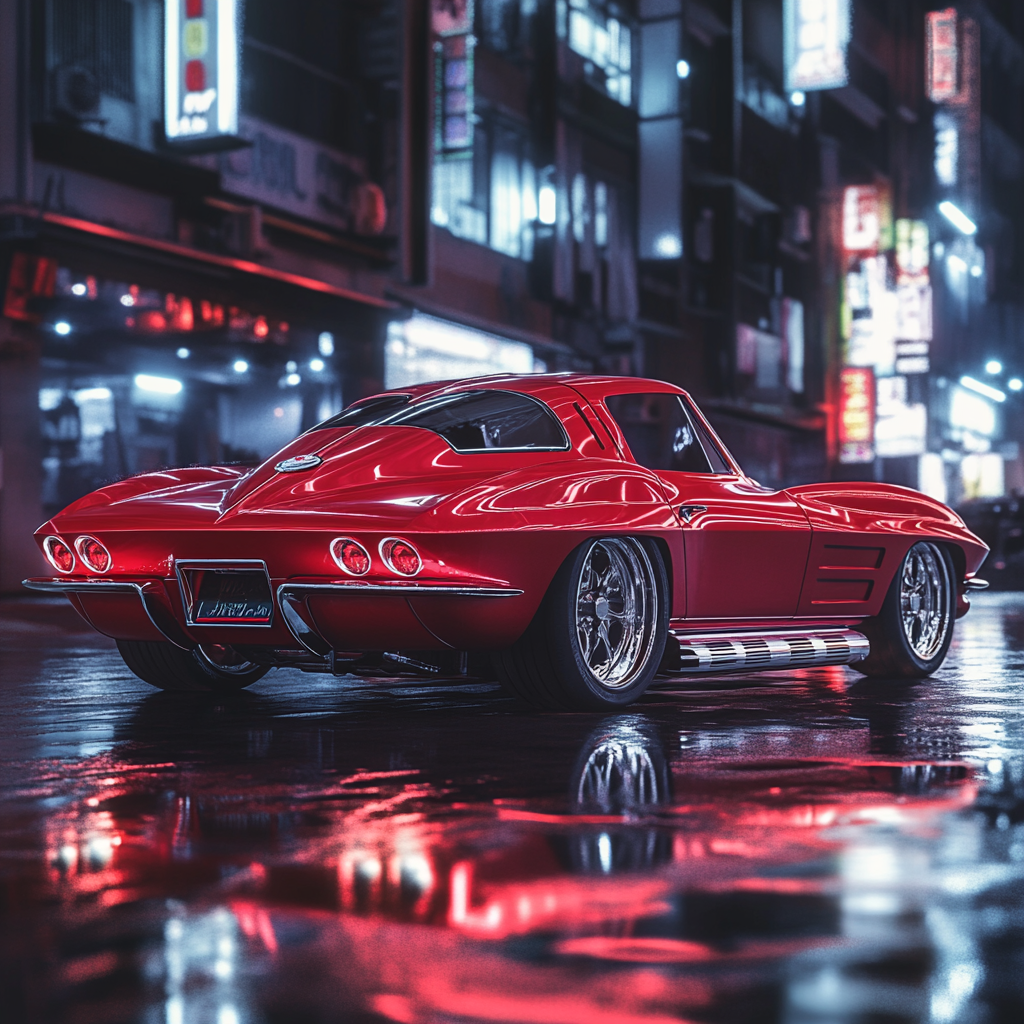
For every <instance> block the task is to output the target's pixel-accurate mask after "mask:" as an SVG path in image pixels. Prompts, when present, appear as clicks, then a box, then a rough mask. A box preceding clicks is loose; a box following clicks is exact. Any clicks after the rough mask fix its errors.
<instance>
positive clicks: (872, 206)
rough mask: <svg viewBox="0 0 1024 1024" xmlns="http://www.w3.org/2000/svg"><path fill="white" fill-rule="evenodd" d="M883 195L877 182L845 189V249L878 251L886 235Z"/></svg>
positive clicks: (857, 251) (859, 251) (865, 251)
mask: <svg viewBox="0 0 1024 1024" xmlns="http://www.w3.org/2000/svg"><path fill="white" fill-rule="evenodd" d="M882 218H883V209H882V197H881V194H880V191H879V189H878V187H877V186H875V185H848V186H847V187H846V188H845V189H843V251H844V252H848V253H870V254H874V253H876V252H878V248H879V242H880V240H881V237H882Z"/></svg>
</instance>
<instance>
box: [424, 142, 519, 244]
mask: <svg viewBox="0 0 1024 1024" xmlns="http://www.w3.org/2000/svg"><path fill="white" fill-rule="evenodd" d="M433 186H434V187H433V204H432V210H431V220H432V221H433V222H434V223H435V224H436V225H437V226H438V227H443V228H447V230H448V231H450V232H451V233H452V234H453V235H455V236H456V237H457V238H465V239H467V240H469V241H471V242H477V243H478V244H480V245H487V246H489V247H490V248H492V249H494V250H496V251H497V252H502V253H505V255H506V256H514V257H516V258H517V259H525V260H529V259H532V258H533V237H534V223H535V221H536V220H537V218H538V214H539V211H538V208H537V173H536V171H535V169H534V166H533V163H532V162H531V161H530V160H529V158H528V155H527V145H526V139H525V136H524V134H523V133H522V132H521V131H519V130H517V129H515V128H511V127H507V126H505V125H501V124H496V123H493V122H492V123H487V122H484V123H483V124H482V125H477V128H476V131H475V132H474V142H473V146H472V148H471V149H470V150H469V151H468V152H464V153H462V154H460V156H459V158H455V159H453V158H451V157H448V158H444V157H439V158H438V159H436V160H435V161H434V183H433Z"/></svg>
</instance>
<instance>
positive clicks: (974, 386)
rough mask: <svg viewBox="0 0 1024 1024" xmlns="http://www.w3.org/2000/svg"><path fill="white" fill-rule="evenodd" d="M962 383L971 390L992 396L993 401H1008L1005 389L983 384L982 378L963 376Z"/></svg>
mask: <svg viewBox="0 0 1024 1024" xmlns="http://www.w3.org/2000/svg"><path fill="white" fill-rule="evenodd" d="M960 383H961V385H962V386H963V387H965V388H969V389H970V390H971V391H977V392H978V394H979V395H984V396H985V397H986V398H991V399H992V401H993V402H1005V401H1006V392H1005V391H1000V390H999V388H994V387H992V386H991V385H990V384H983V383H982V382H981V381H980V380H975V379H974V378H973V377H967V376H964V377H961V378H960Z"/></svg>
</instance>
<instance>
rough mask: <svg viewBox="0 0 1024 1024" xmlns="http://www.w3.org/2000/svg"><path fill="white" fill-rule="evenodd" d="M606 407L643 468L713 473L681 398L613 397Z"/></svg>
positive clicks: (667, 396) (669, 395)
mask: <svg viewBox="0 0 1024 1024" xmlns="http://www.w3.org/2000/svg"><path fill="white" fill-rule="evenodd" d="M604 403H605V405H606V406H607V407H608V411H609V412H610V413H611V414H612V416H614V417H615V421H616V422H617V423H618V424H619V427H620V428H621V429H622V433H623V434H624V435H625V438H626V444H628V445H629V450H630V451H631V452H632V453H633V458H634V459H636V461H637V462H638V463H639V464H640V465H641V466H646V467H647V468H648V469H667V470H673V471H675V472H677V473H711V472H713V470H712V468H711V463H710V462H709V461H708V457H707V455H705V454H704V449H703V448H702V447H701V443H700V441H699V439H698V437H697V433H696V431H695V430H694V427H693V423H692V422H691V421H690V417H689V416H688V415H687V413H686V409H684V408H683V403H682V401H681V400H680V398H679V396H678V395H672V394H666V393H664V392H661V393H656V394H634V395H611V396H609V397H607V398H605V400H604Z"/></svg>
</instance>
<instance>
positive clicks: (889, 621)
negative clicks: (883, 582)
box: [852, 541, 956, 678]
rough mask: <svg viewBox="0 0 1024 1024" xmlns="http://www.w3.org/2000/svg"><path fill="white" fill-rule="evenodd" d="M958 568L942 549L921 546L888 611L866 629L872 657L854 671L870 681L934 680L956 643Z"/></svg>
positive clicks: (892, 592) (907, 561) (909, 559)
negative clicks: (893, 678)
mask: <svg viewBox="0 0 1024 1024" xmlns="http://www.w3.org/2000/svg"><path fill="white" fill-rule="evenodd" d="M953 580H954V576H953V563H952V560H951V559H950V557H949V554H948V553H947V552H946V551H945V550H944V549H943V548H942V547H940V546H939V545H938V544H933V543H932V542H931V541H920V542H918V543H917V544H915V545H914V546H913V547H912V548H911V549H910V550H909V551H908V552H907V555H906V557H905V558H904V559H903V564H902V565H901V566H900V569H899V572H897V573H896V576H895V578H894V579H893V581H892V583H891V584H890V585H889V592H888V593H887V594H886V595H885V601H884V602H883V603H882V610H881V611H880V612H879V613H878V615H877V616H876V617H875V618H873V619H869V620H868V621H867V622H865V623H864V624H863V625H862V626H861V631H862V632H863V633H864V635H865V636H867V638H868V639H869V640H870V641H871V654H870V655H868V657H867V658H865V659H864V661H861V662H857V663H855V664H854V665H853V666H852V667H853V668H855V669H856V670H857V671H858V672H862V673H863V674H864V675H866V676H904V677H908V678H915V677H917V678H919V677H921V676H928V675H931V674H932V673H933V672H934V671H935V670H936V669H938V667H939V666H940V665H941V664H942V662H943V661H944V660H945V658H946V652H947V651H948V650H949V644H950V641H951V640H952V639H953V621H954V619H955V617H956V611H955V609H956V592H955V589H954V586H953Z"/></svg>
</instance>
